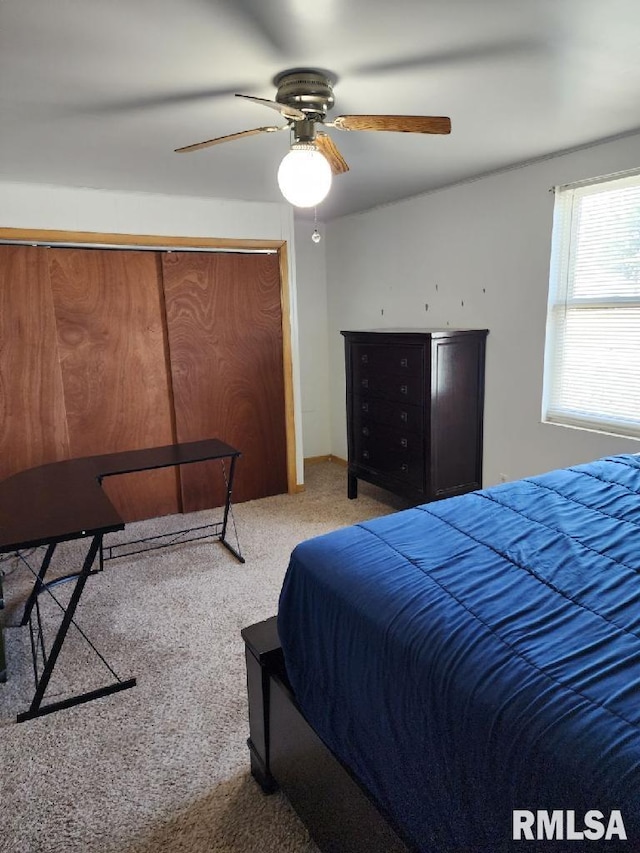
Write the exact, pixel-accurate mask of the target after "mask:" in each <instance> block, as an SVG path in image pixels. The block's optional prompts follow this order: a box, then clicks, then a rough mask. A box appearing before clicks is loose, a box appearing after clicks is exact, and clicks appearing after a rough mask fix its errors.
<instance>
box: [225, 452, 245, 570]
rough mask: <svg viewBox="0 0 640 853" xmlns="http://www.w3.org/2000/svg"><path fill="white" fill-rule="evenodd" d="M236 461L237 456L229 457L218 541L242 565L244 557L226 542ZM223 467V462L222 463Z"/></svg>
mask: <svg viewBox="0 0 640 853" xmlns="http://www.w3.org/2000/svg"><path fill="white" fill-rule="evenodd" d="M236 459H237V456H232V457H231V465H230V466H229V480H228V481H227V498H226V500H225V503H224V516H223V518H222V533H221V534H220V541H221V542H222V544H223V545H224V547H225V548H226V549H227V550H228V551H231V553H232V554H233V556H234V557H236V559H238V560H239V561H240V562H241V563H244V561H245V560H244V557H243V556H242V554H241V553H240V551H238V550H237V549H236V548H234V547H233V545H231V543H230V542H227V524H228V522H229V511H230V510H231V494H232V492H233V478H234V475H235V470H236ZM222 464H223V465H224V462H223V463H222Z"/></svg>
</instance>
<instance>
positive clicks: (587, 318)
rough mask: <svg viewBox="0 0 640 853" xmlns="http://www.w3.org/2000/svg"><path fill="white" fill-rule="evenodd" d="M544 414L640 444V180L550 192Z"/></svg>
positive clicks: (546, 417)
mask: <svg viewBox="0 0 640 853" xmlns="http://www.w3.org/2000/svg"><path fill="white" fill-rule="evenodd" d="M542 417H543V421H545V422H547V423H557V424H565V425H569V426H577V427H583V428H585V429H592V430H598V431H601V432H608V433H613V434H616V435H625V436H633V437H636V438H640V175H633V176H627V177H622V178H621V177H618V178H611V179H604V180H599V181H597V182H591V183H589V184H586V183H581V184H574V185H570V186H566V187H558V188H556V198H555V208H554V219H553V245H552V253H551V271H550V282H549V304H548V309H547V338H546V351H545V375H544V395H543V410H542Z"/></svg>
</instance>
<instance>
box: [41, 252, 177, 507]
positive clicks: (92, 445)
mask: <svg viewBox="0 0 640 853" xmlns="http://www.w3.org/2000/svg"><path fill="white" fill-rule="evenodd" d="M49 269H50V277H51V287H52V293H53V301H54V307H55V315H56V322H57V333H58V348H59V352H60V359H61V367H62V381H63V385H64V397H65V403H66V412H67V421H68V429H69V441H70V449H71V454H72V456H74V457H77V456H88V455H94V454H99V453H112V452H118V451H123V450H137V449H139V448H144V447H154V446H156V445H164V444H171V443H173V441H174V431H173V417H172V404H171V388H170V379H169V374H168V358H167V342H166V329H165V325H164V305H163V296H162V285H161V276H160V266H159V259H158V256H157V254H156V253H153V252H144V251H124V250H107V249H104V250H100V249H50V250H49ZM103 485H104V488H105V491H107V493H108V494H109V497H110V498H111V500H112V501H113V503H114V504H115V506H116V507H117V508H118V510H119V511H120V513H121V514H122V516H123V518H124V519H125V521H133V520H136V519H141V518H152V517H155V516H159V515H165V514H167V513H173V512H177V511H178V510H179V508H180V507H179V488H178V474H177V471H176V470H175V469H171V468H169V469H162V470H158V471H148V472H147V471H145V472H142V473H136V474H127V475H124V476H118V477H114V478H107V479H105V481H104V483H103Z"/></svg>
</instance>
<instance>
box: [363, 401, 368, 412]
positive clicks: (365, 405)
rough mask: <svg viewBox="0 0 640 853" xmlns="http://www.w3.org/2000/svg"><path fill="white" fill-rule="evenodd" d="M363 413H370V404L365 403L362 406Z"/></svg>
mask: <svg viewBox="0 0 640 853" xmlns="http://www.w3.org/2000/svg"><path fill="white" fill-rule="evenodd" d="M362 411H363V412H368V411H369V404H368V403H363V404H362Z"/></svg>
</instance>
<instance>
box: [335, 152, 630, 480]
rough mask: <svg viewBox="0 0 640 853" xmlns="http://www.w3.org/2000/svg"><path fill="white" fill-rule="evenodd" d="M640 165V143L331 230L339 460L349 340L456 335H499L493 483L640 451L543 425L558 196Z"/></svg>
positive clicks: (490, 438) (487, 461)
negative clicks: (461, 331) (386, 334)
mask: <svg viewBox="0 0 640 853" xmlns="http://www.w3.org/2000/svg"><path fill="white" fill-rule="evenodd" d="M638 166H640V136H632V137H627V138H625V139H620V140H617V141H614V142H608V143H604V144H602V145H598V146H593V147H591V148H588V149H583V150H581V151H576V152H573V153H571V154H565V155H562V156H560V157H555V158H552V159H549V160H546V161H544V162H540V163H537V164H532V165H529V166H525V167H522V168H519V169H514V170H511V171H506V172H503V173H501V174H497V175H494V176H492V177H486V178H483V179H480V180H477V181H474V182H470V183H466V184H461V185H458V186H456V187H451V188H449V189H445V190H441V191H438V192H434V193H430V194H427V195H423V196H420V197H416V198H413V199H410V200H406V201H403V202H399V203H397V204H394V205H390V206H387V207H382V208H377V209H375V210H373V211H369V212H367V213H363V214H357V215H354V216H349V217H344V218H342V219H338V220H335V221H334V222H333V223H330V224H329V226H328V229H327V231H328V233H327V249H326V251H327V288H328V310H329V349H330V378H331V405H332V419H331V451H332V453H334V454H336V455H338V456H342V457H345V456H346V434H345V405H344V362H343V343H342V338H341V336H340V334H339V331H340V330H341V329H367V328H390V327H411V328H427V327H430V326H432V327H438V326H447V325H450V326H451V327H452V328H453V327H456V326H459V327H463V328H464V327H466V328H488V329H489V337H488V339H487V373H486V404H485V443H484V483H485V485H491V484H493V483H497V482H498V481H499V480H500V475H501V474H504V475H506V477H507V479H516V478H519V477H523V476H528V475H530V474H534V473H539V472H543V471H546V470H550V469H552V468H557V467H564V466H566V465H571V464H576V463H579V462H584V461H588V460H590V459H595V458H598V457H600V456H604V455H606V454H610V453H622V452H632V453H637V452H640V442H638V441H634V440H631V439H622V438H615V437H611V436H606V435H601V434H598V433H591V432H587V431H585V430H575V429H568V428H565V427H560V426H551V425H549V424H542V423H541V417H540V410H541V397H542V376H543V356H544V337H545V321H546V302H547V290H548V278H549V256H550V247H551V225H552V213H553V201H554V196H553V193H552V192H550V188H551V187H552V186H554V185H557V184H563V183H568V182H571V181H575V180H579V179H582V178H588V177H595V176H598V175H604V174H609V173H612V172H616V171H620V170H625V169H631V168H637V167H638ZM426 305H428V309H426V308H425V306H426Z"/></svg>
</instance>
